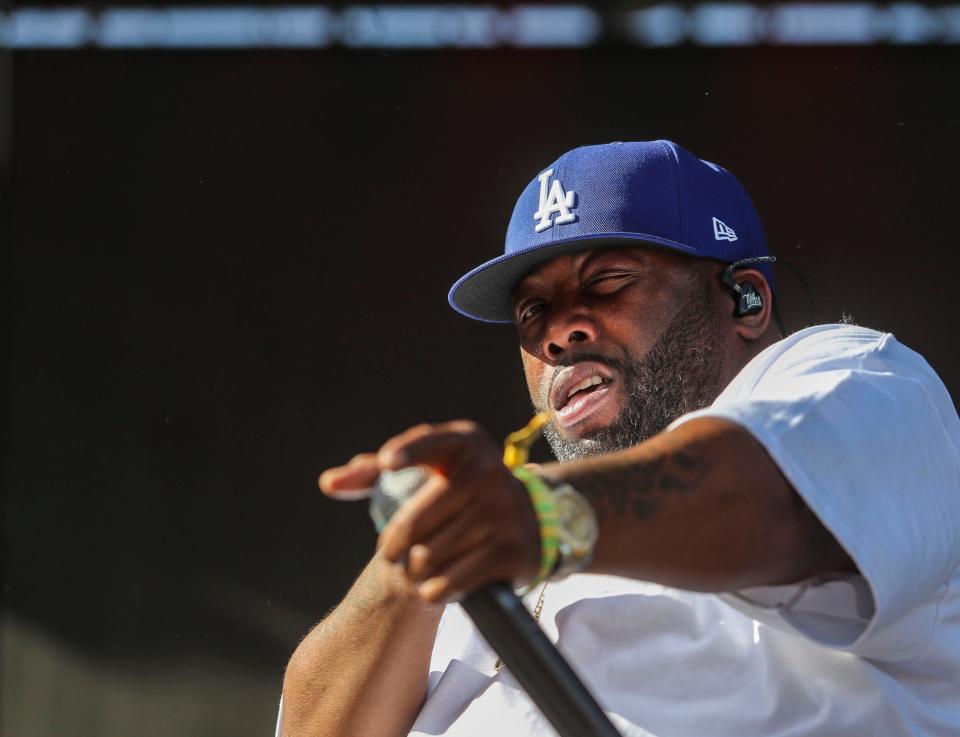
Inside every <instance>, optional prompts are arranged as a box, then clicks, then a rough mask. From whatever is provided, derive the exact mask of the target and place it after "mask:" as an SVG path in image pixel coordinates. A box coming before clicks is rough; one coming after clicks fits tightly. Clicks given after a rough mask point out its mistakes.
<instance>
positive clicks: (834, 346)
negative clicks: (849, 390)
mask: <svg viewBox="0 0 960 737" xmlns="http://www.w3.org/2000/svg"><path fill="white" fill-rule="evenodd" d="M852 375H856V376H858V377H860V378H868V379H877V380H882V379H883V378H884V377H886V376H898V377H906V378H915V379H917V380H920V381H922V382H923V383H930V384H935V385H937V386H942V384H940V381H939V378H938V377H937V375H936V373H935V372H934V371H933V369H932V368H931V367H930V365H929V364H928V363H927V362H926V361H925V360H924V359H923V357H922V356H921V355H920V354H919V353H917V352H915V351H913V350H911V349H910V348H908V347H907V346H905V345H903V344H902V343H901V342H899V341H898V340H897V339H896V337H894V335H893V334H891V333H885V332H880V331H878V330H872V329H870V328H865V327H860V326H859V325H844V324H837V325H816V326H813V327H809V328H806V329H804V330H800V331H798V332H796V333H793V334H792V335H789V336H787V337H786V338H783V339H782V340H780V341H778V342H776V343H774V344H773V345H771V346H769V347H768V348H767V349H765V350H764V351H763V352H761V353H760V354H759V355H757V356H756V357H755V358H753V360H751V361H750V362H749V363H748V364H747V365H746V366H745V367H744V368H743V369H742V370H741V371H740V373H739V374H738V375H737V376H736V377H735V378H734V380H733V382H731V384H730V386H729V387H727V390H726V391H725V392H724V394H728V393H733V394H737V395H740V396H743V393H744V392H745V391H746V392H751V391H753V390H755V389H757V388H759V387H761V386H762V385H764V384H769V383H770V382H781V381H797V380H809V379H811V378H812V377H817V376H820V377H831V378H832V380H840V379H843V378H845V377H849V376H852Z"/></svg>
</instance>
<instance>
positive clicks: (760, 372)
mask: <svg viewBox="0 0 960 737" xmlns="http://www.w3.org/2000/svg"><path fill="white" fill-rule="evenodd" d="M758 358H762V354H761V357H758ZM755 361H756V359H755ZM751 369H752V371H751ZM741 378H742V379H743V380H742V381H739V383H738V380H739V379H741ZM734 384H736V385H737V386H734V385H731V388H732V389H733V390H732V391H730V390H728V391H725V392H724V393H723V394H722V395H721V396H720V397H719V398H718V400H717V402H715V404H714V405H713V406H711V407H709V408H707V409H704V410H701V411H698V412H695V413H692V414H690V415H685V416H684V417H682V418H680V419H679V420H678V421H677V422H676V423H674V425H673V426H674V427H675V426H677V425H679V424H681V423H683V422H687V421H689V420H691V419H694V418H697V417H719V418H724V419H727V420H729V421H732V422H735V423H737V424H739V425H741V426H743V427H744V428H746V429H747V430H748V431H749V432H750V433H751V434H752V435H753V436H754V437H755V438H756V439H757V440H758V441H759V442H760V443H761V444H762V445H763V447H764V448H765V449H766V450H767V452H768V453H769V455H770V457H771V458H772V459H773V460H774V462H775V463H776V464H777V465H778V466H779V468H780V469H781V471H782V472H783V474H784V475H785V476H786V478H787V479H788V480H789V481H790V482H791V484H792V485H793V487H794V488H795V489H796V491H797V493H798V494H799V495H800V496H801V497H802V498H803V500H804V501H805V502H806V504H807V505H808V506H809V507H810V509H811V510H812V511H813V512H814V513H815V514H816V515H817V516H818V517H819V519H820V520H821V522H822V523H823V524H824V526H825V527H826V528H827V529H828V530H829V531H830V532H831V533H832V534H833V535H834V537H835V538H836V539H837V540H838V542H839V543H840V544H841V545H842V546H843V547H844V549H845V550H846V551H847V553H848V554H849V555H850V557H851V558H852V559H853V561H854V562H855V563H856V565H857V566H858V568H859V570H860V573H861V574H862V578H860V577H857V576H854V577H848V578H845V579H839V580H832V581H811V582H806V583H804V584H801V585H798V586H791V587H766V588H760V589H752V590H749V591H741V592H737V593H735V594H730V595H726V596H725V598H726V600H727V601H728V602H729V603H731V604H732V605H734V606H736V607H737V608H739V609H741V610H743V611H746V612H747V613H748V614H750V615H751V616H753V617H754V618H755V619H758V620H759V621H762V622H765V623H767V624H770V625H772V626H777V627H780V628H786V629H790V630H793V631H797V632H800V633H802V634H803V635H805V636H807V637H809V638H811V639H814V640H816V641H818V642H820V643H822V644H824V645H827V646H829V647H834V648H839V649H843V650H848V651H850V652H853V653H856V654H858V655H861V656H864V657H872V658H876V659H880V660H885V661H891V662H905V661H907V660H911V659H913V658H916V657H918V656H919V655H920V654H921V653H922V652H923V650H924V648H925V647H926V645H927V643H928V642H929V641H930V638H931V636H932V634H933V628H934V627H935V626H936V623H937V608H938V603H939V601H940V599H941V598H942V597H943V595H944V592H945V591H946V590H947V586H948V582H949V580H950V578H951V577H952V576H954V575H956V571H957V568H958V565H960V459H958V447H960V421H958V419H957V413H956V410H955V409H954V406H953V402H952V400H951V399H950V396H949V394H948V392H947V390H946V388H945V387H944V386H943V384H942V382H941V381H940V380H939V378H938V377H937V375H936V374H935V373H934V371H933V370H932V369H931V368H930V366H929V365H928V364H927V363H926V361H924V360H923V358H921V357H920V356H919V355H918V354H916V353H914V352H913V351H911V350H910V349H908V348H906V347H905V346H903V345H901V344H900V343H899V342H897V341H896V339H894V338H893V336H892V335H883V334H880V333H876V332H874V331H870V330H866V329H863V328H855V327H852V326H837V327H836V328H835V329H832V330H822V331H819V332H815V333H812V334H811V335H809V336H808V337H805V338H802V339H800V340H798V341H796V342H794V343H793V344H792V345H791V346H790V347H789V348H787V349H786V350H784V351H782V352H780V354H779V355H776V356H775V357H774V358H772V359H768V360H767V361H766V363H764V362H763V361H761V362H760V365H759V366H754V365H753V364H751V365H749V366H748V367H747V368H746V369H745V370H744V372H742V374H741V376H738V379H735V381H734Z"/></svg>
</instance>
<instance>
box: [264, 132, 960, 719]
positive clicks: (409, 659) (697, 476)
mask: <svg viewBox="0 0 960 737" xmlns="http://www.w3.org/2000/svg"><path fill="white" fill-rule="evenodd" d="M767 255H768V254H767V247H766V242H765V238H764V235H763V231H762V227H761V225H760V221H759V218H758V217H757V215H756V213H755V211H754V208H753V206H752V204H751V203H750V200H749V198H748V196H747V194H746V192H745V191H744V190H743V188H742V187H741V186H740V184H739V182H737V180H736V179H735V178H734V177H733V175H731V174H730V173H729V172H727V171H726V170H724V169H722V168H721V167H718V166H716V165H714V164H711V163H708V162H705V161H700V160H698V159H697V158H695V157H694V156H692V155H691V154H690V153H688V152H687V151H685V150H684V149H682V148H680V147H679V146H677V145H675V144H673V143H670V142H667V141H654V142H643V143H623V144H621V143H615V144H610V145H607V146H589V147H584V148H580V149H575V150H573V151H571V152H568V153H567V154H565V155H564V156H562V157H561V158H560V159H558V160H557V161H556V162H555V163H554V164H552V165H551V166H549V167H547V168H546V169H544V170H543V171H541V172H539V173H538V176H537V177H535V178H534V179H533V180H532V181H531V182H530V184H529V185H528V186H527V188H526V190H525V191H524V192H523V194H522V195H521V197H520V199H519V201H518V203H517V206H516V208H515V210H514V213H513V217H512V219H511V222H510V226H509V229H508V232H507V239H506V253H505V255H504V256H502V257H500V258H498V259H494V260H493V261H491V262H488V263H486V264H484V265H482V266H481V267H478V268H477V269H475V270H474V271H472V272H471V273H469V274H468V275H466V276H465V277H464V278H463V279H461V280H460V281H459V282H457V284H456V285H454V288H453V289H452V290H451V295H450V300H451V304H452V305H453V306H454V308H455V309H457V310H459V311H460V312H462V313H464V314H466V315H468V316H470V317H473V318H476V319H480V320H486V321H490V322H513V323H514V324H515V325H516V327H517V330H518V333H519V339H520V348H521V356H522V358H523V366H524V371H525V374H526V378H527V384H528V387H529V390H530V396H531V398H532V400H533V403H534V406H535V408H536V409H537V410H538V411H547V412H549V413H550V417H551V419H550V422H549V423H548V425H547V428H546V435H547V437H548V440H549V441H550V443H551V445H552V447H553V449H554V451H555V453H556V455H557V456H558V458H559V459H560V461H562V462H561V463H558V464H547V465H544V466H542V467H536V468H534V469H533V473H534V474H535V475H536V476H537V477H539V478H541V479H542V480H543V481H544V482H546V483H547V484H548V485H549V486H550V487H551V488H552V489H553V490H554V491H553V492H551V493H553V494H555V495H556V498H557V499H559V495H560V494H561V493H567V494H573V495H574V498H577V499H582V500H585V501H586V505H585V507H584V508H583V509H581V511H579V512H577V513H576V514H575V515H574V517H575V519H573V520H572V522H573V523H574V524H572V525H571V526H570V529H568V530H565V532H567V533H570V534H575V530H576V529H580V530H581V531H582V530H583V529H590V530H591V531H592V532H595V533H596V537H595V542H594V538H593V537H592V536H590V535H588V536H586V538H584V539H587V540H589V545H588V547H589V548H590V549H589V550H584V549H574V550H573V552H571V549H567V550H566V551H565V552H563V551H562V552H561V554H560V556H559V560H558V561H557V562H556V564H552V563H551V565H550V566H548V570H547V574H548V579H549V580H548V581H547V584H546V588H543V586H542V585H540V584H539V583H538V585H536V586H534V587H533V591H532V593H531V594H530V595H529V596H528V598H527V601H528V604H529V605H530V606H531V608H535V609H536V610H537V611H536V613H537V615H538V616H539V618H540V622H541V625H543V627H544V629H545V630H546V632H547V633H548V635H549V636H550V637H551V638H552V639H553V640H554V641H556V642H557V643H558V646H559V647H560V649H561V650H562V651H563V652H564V653H565V654H566V655H567V657H568V659H569V660H570V662H571V663H572V664H573V666H574V667H575V668H576V669H577V670H578V672H579V673H580V674H581V675H582V677H583V679H584V681H585V682H586V683H587V685H588V686H589V687H590V688H591V690H592V691H593V692H594V693H595V694H596V696H597V698H598V700H599V701H600V702H601V704H602V705H603V707H604V708H605V710H606V711H607V712H608V714H609V715H610V717H611V719H612V720H613V721H614V723H615V724H616V725H617V727H618V728H619V729H620V730H621V731H622V732H623V733H624V734H626V735H656V736H657V737H687V736H689V737H704V736H706V735H726V736H729V737H772V736H773V735H778V736H779V735H797V736H799V735H822V736H824V737H826V736H828V735H829V736H830V737H839V736H842V735H858V736H859V735H930V736H933V735H937V737H944V736H945V735H960V692H958V690H957V684H958V683H960V593H958V592H960V576H958V564H960V461H958V458H960V420H958V418H957V414H956V411H955V410H954V408H953V404H952V402H951V400H950V397H949V395H948V394H947V391H946V389H945V388H944V387H943V385H942V383H941V382H940V381H939V379H938V378H937V377H936V375H935V374H934V372H933V371H932V370H931V369H930V367H929V366H928V365H927V364H926V362H924V361H923V359H922V358H921V357H919V356H918V355H917V354H915V353H913V352H912V351H910V350H909V349H907V348H905V347H903V346H902V345H900V344H899V343H898V342H897V341H896V340H895V339H894V338H893V336H891V335H885V334H881V333H877V332H874V331H871V330H866V329H863V328H858V327H853V326H846V325H835V326H819V327H815V328H808V329H807V330H803V331H801V332H799V333H796V334H793V335H791V336H789V337H787V338H782V337H781V336H780V335H779V332H778V331H777V329H776V328H775V327H774V325H773V321H772V315H771V312H772V305H773V301H774V294H773V290H774V286H773V281H772V273H771V270H770V265H769V261H768V259H767V258H766V257H767ZM413 465H422V466H425V467H427V468H429V469H430V470H432V471H433V475H432V476H431V477H430V480H429V481H428V482H427V483H426V484H425V485H424V486H423V487H422V488H421V489H420V491H419V492H418V493H417V495H416V496H415V497H414V498H413V499H411V500H410V501H409V502H408V503H407V504H406V505H405V506H404V507H402V508H401V510H400V511H399V512H398V513H397V514H396V515H395V517H394V519H393V520H392V521H391V522H390V524H389V525H388V526H387V527H386V528H385V529H384V531H383V533H382V535H381V537H380V541H379V546H378V550H377V553H376V554H375V556H374V557H373V560H372V561H371V562H370V564H369V565H368V567H367V568H366V570H365V571H364V572H363V573H362V574H361V576H360V578H359V579H358V581H357V583H356V584H355V585H354V587H353V588H352V589H351V591H350V592H349V594H348V595H347V597H346V598H345V599H344V601H343V602H342V603H341V604H340V605H339V606H338V607H337V608H336V610H334V611H333V612H332V613H331V614H330V615H329V616H328V617H327V618H326V619H325V620H324V621H323V622H321V623H320V624H319V625H317V627H316V628H315V629H314V630H313V631H312V632H311V633H310V634H309V635H308V636H307V637H306V638H305V640H304V641H303V642H302V643H301V644H300V646H299V647H298V648H297V650H296V652H295V653H294V655H293V657H292V659H291V661H290V664H289V667H288V670H287V674H286V677H285V681H284V706H283V709H282V716H281V722H282V732H283V734H284V735H286V737H300V736H301V735H311V736H319V735H339V736H341V737H342V736H343V735H363V736H364V737H374V736H378V735H382V736H384V737H386V736H388V735H389V736H393V735H406V734H408V733H410V734H415V735H437V734H447V735H474V734H489V733H496V734H498V735H540V734H552V730H551V728H550V727H549V726H548V725H547V724H546V722H545V721H544V720H543V718H542V717H541V716H540V715H539V712H538V711H537V710H536V708H535V707H534V706H533V705H532V703H531V702H530V701H529V699H528V698H527V697H526V695H525V694H524V693H523V692H522V691H521V690H520V689H519V687H518V685H517V683H516V681H515V680H514V679H513V678H512V676H511V675H510V673H509V672H508V671H505V670H502V669H498V668H497V666H496V655H495V654H494V653H492V652H491V651H490V650H489V648H488V647H487V646H486V645H485V643H484V642H483V640H482V639H481V638H480V637H479V636H478V635H477V633H476V631H475V630H474V629H473V627H472V625H471V624H470V622H469V621H468V620H467V619H466V618H465V616H464V615H463V613H462V611H461V610H460V609H459V607H457V606H455V605H451V606H446V607H444V603H446V602H451V601H455V600H456V599H457V598H458V597H460V596H461V595H462V594H463V593H464V592H468V591H470V590H472V589H474V588H475V587H477V586H480V585H481V584H483V583H485V582H487V581H490V580H494V579H508V580H512V581H514V582H515V583H516V584H517V585H518V586H519V585H526V584H530V583H532V582H534V580H535V579H536V578H538V574H539V573H540V572H541V567H542V565H543V563H544V558H543V551H542V550H541V542H542V540H541V535H540V531H541V529H544V528H542V526H541V525H542V522H543V520H542V519H540V518H538V513H537V512H535V511H534V508H533V506H532V505H531V503H530V501H529V497H528V493H527V492H528V488H527V487H528V486H529V483H527V484H525V483H524V482H523V481H521V480H520V479H518V478H517V477H515V476H514V475H513V474H511V473H510V471H508V470H507V468H506V467H505V466H504V465H503V463H502V462H501V460H500V449H499V448H498V444H497V443H496V442H495V441H494V440H492V439H491V438H490V437H489V436H488V435H487V434H486V433H484V432H483V431H482V430H481V429H479V428H477V427H476V426H475V425H474V424H472V423H469V422H465V421H461V422H452V423H445V424H438V425H423V426H419V427H415V428H413V429H411V430H409V431H407V432H405V433H403V434H401V435H399V436H398V437H395V438H393V439H391V440H389V441H388V442H387V443H386V444H385V445H384V446H383V447H382V448H380V450H379V451H378V452H377V453H367V454H361V455H359V456H357V457H355V458H354V459H353V460H352V461H351V462H350V463H348V464H347V465H346V466H343V467H340V468H336V469H331V470H329V471H327V472H325V473H324V474H323V475H322V476H321V479H320V486H321V488H322V489H323V490H324V492H325V493H327V494H329V495H331V496H333V497H338V496H340V497H350V496H356V494H357V492H358V490H361V489H364V488H366V487H369V486H371V484H373V483H374V481H375V479H376V477H377V476H378V474H380V473H381V472H382V471H384V470H393V469H399V468H402V467H406V466H413ZM528 479H529V476H528ZM570 522H571V521H570V520H567V522H566V523H565V524H567V523H570ZM561 526H562V525H561ZM578 569H579V570H580V572H576V571H577V570H578ZM571 571H574V573H573V575H567V576H566V577H564V575H565V574H569V573H570V572H571ZM438 628H439V629H438Z"/></svg>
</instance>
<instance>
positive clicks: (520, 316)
mask: <svg viewBox="0 0 960 737" xmlns="http://www.w3.org/2000/svg"><path fill="white" fill-rule="evenodd" d="M542 310H543V302H532V301H531V302H527V303H525V304H522V305H520V308H519V309H518V310H517V322H518V323H520V324H521V325H522V324H523V323H525V322H527V321H528V320H531V319H532V318H533V317H535V316H536V315H538V314H539V313H540V312H541V311H542Z"/></svg>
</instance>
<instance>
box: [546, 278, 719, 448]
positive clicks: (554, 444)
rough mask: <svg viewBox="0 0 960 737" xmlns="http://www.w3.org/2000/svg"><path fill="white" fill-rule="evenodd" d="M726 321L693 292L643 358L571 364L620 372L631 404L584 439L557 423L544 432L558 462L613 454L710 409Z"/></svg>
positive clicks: (704, 297) (591, 356) (706, 298)
mask: <svg viewBox="0 0 960 737" xmlns="http://www.w3.org/2000/svg"><path fill="white" fill-rule="evenodd" d="M721 335H722V322H721V320H720V318H719V316H718V315H717V313H716V305H714V304H713V303H712V301H711V299H710V293H709V291H708V290H707V289H704V290H701V291H698V292H696V293H694V294H693V295H692V296H691V297H690V299H688V300H687V302H686V303H685V304H684V305H683V307H681V308H680V311H679V312H678V313H677V314H676V316H675V317H674V318H673V320H671V322H670V324H669V325H668V326H667V329H666V330H664V332H663V335H661V336H660V338H659V339H658V340H657V342H656V343H655V344H654V346H653V347H652V348H651V349H650V351H649V352H648V353H647V355H646V356H644V358H643V360H642V361H640V362H638V363H635V364H630V365H627V364H625V363H624V362H623V361H618V360H617V359H615V358H610V357H607V356H600V355H596V354H589V355H587V354H578V355H576V356H574V357H573V358H574V359H575V360H573V361H572V363H576V362H579V361H585V360H597V361H600V362H601V363H604V364H606V365H608V366H611V367H612V368H615V369H617V371H619V373H620V376H621V377H622V380H623V382H624V384H625V386H626V390H627V404H626V406H625V407H624V408H623V409H622V410H621V412H620V414H619V415H618V416H617V418H616V419H615V420H614V421H613V422H612V423H611V424H610V425H608V426H607V427H605V428H603V429H601V430H598V431H597V432H595V433H591V434H590V435H587V436H584V437H582V438H568V437H566V436H564V435H562V434H561V433H560V431H559V429H558V428H557V425H556V423H555V422H554V421H551V422H549V423H547V424H546V425H545V426H544V429H543V434H544V437H545V438H546V439H547V442H548V443H550V447H551V448H552V449H553V453H554V455H555V456H556V457H557V460H559V461H562V462H563V461H574V460H578V459H580V458H587V457H590V456H596V455H601V454H603V453H612V452H614V451H618V450H623V449H625V448H630V447H633V446H634V445H638V444H639V443H642V442H643V441H644V440H647V439H649V438H652V437H653V436H654V435H656V434H657V433H659V432H662V431H663V430H665V429H666V428H667V426H668V425H669V424H670V423H671V422H673V421H674V420H675V419H677V418H678V417H680V416H681V415H684V414H686V413H688V412H692V411H694V410H697V409H701V408H702V407H707V406H709V405H710V404H711V403H712V402H713V400H714V399H716V398H717V395H718V394H720V392H721V391H722V390H723V366H724V362H725V355H724V352H723V342H722V338H721Z"/></svg>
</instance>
